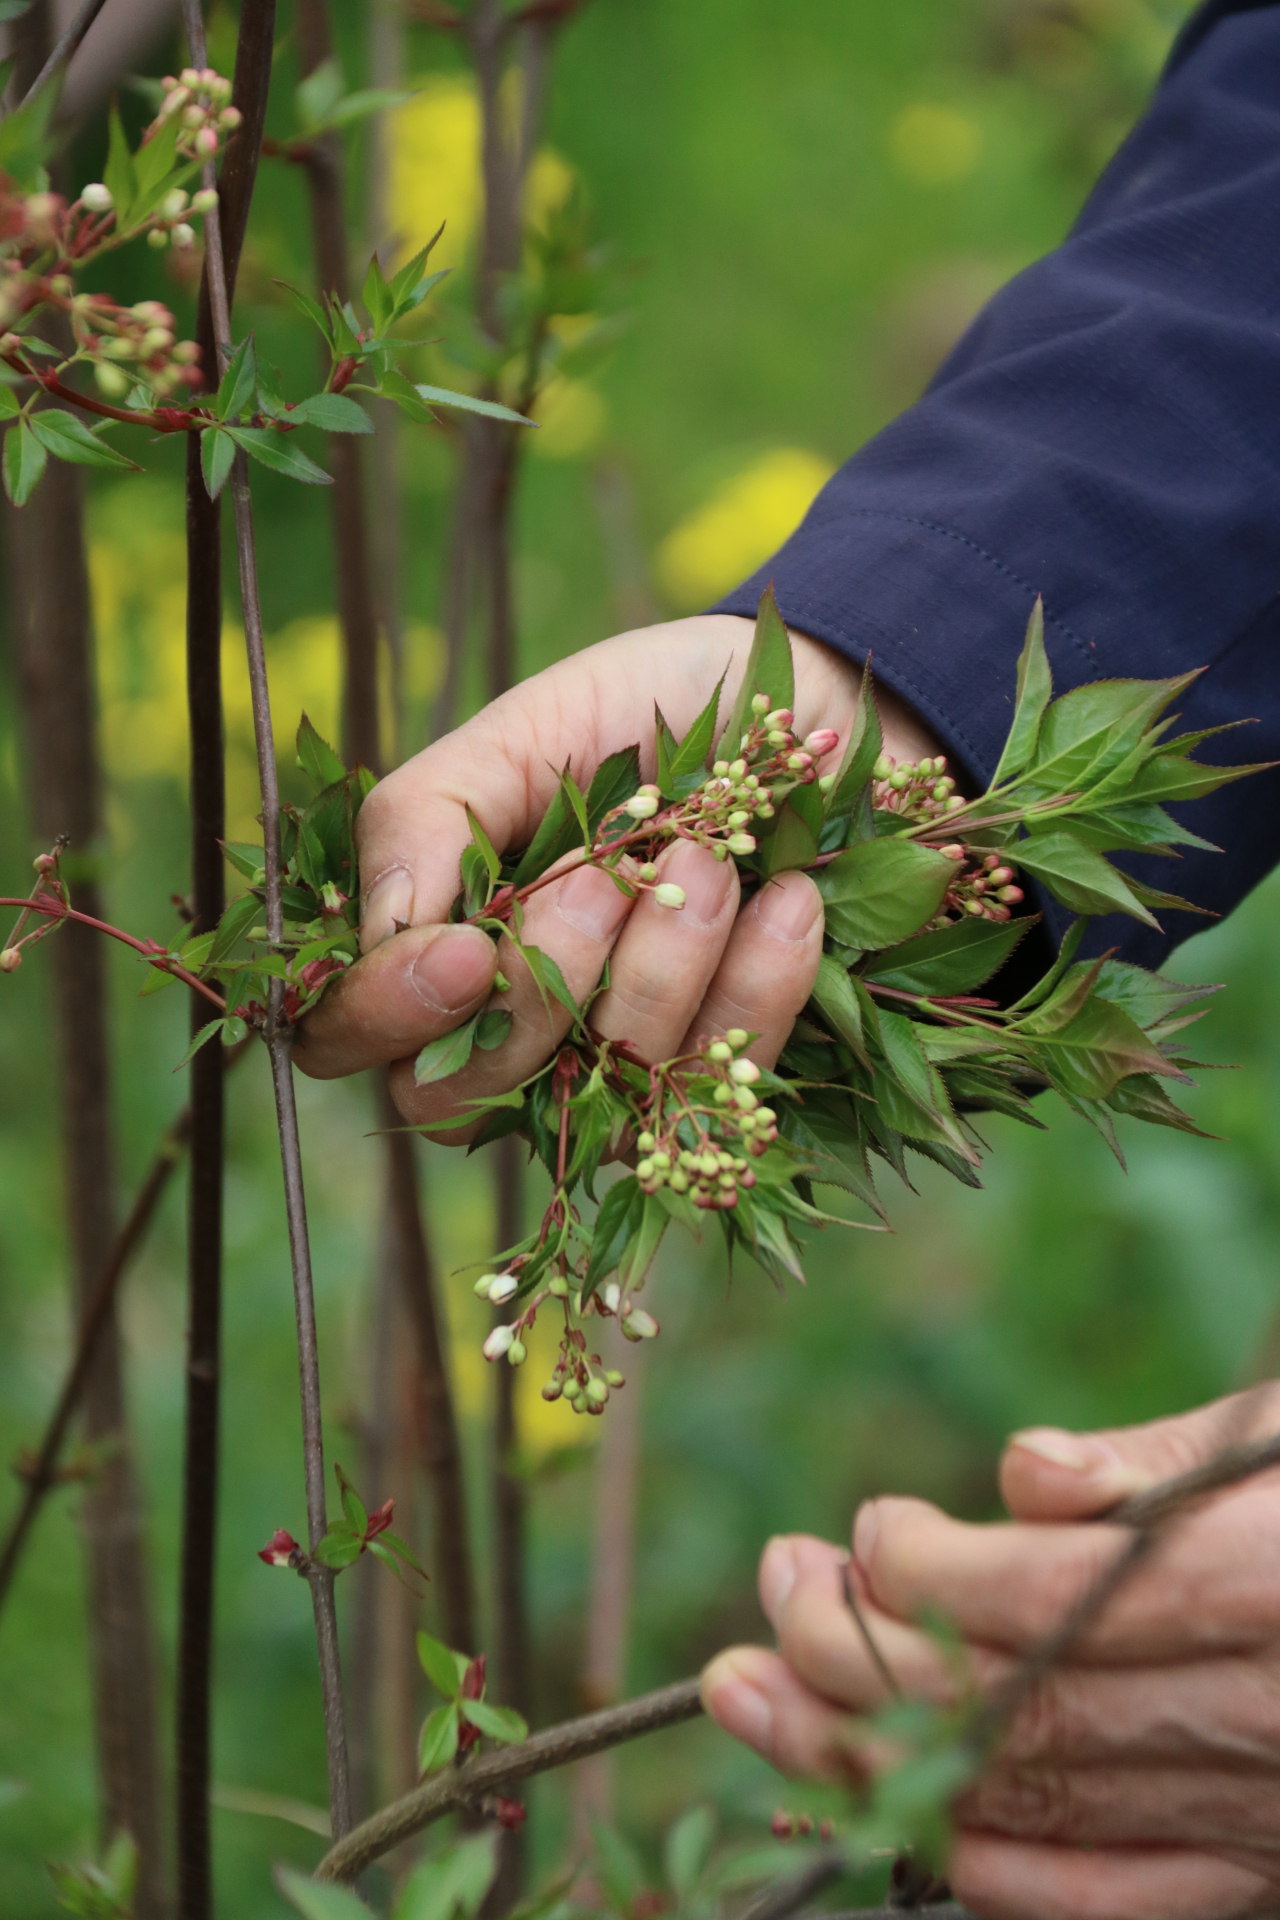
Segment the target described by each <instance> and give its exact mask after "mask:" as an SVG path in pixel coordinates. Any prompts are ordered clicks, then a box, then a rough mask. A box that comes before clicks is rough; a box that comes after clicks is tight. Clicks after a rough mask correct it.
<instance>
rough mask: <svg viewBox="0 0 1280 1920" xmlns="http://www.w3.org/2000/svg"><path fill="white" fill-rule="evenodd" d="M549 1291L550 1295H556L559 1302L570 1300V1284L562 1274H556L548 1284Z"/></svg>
mask: <svg viewBox="0 0 1280 1920" xmlns="http://www.w3.org/2000/svg"><path fill="white" fill-rule="evenodd" d="M547 1291H548V1293H552V1294H554V1295H555V1297H556V1299H557V1300H567V1299H568V1298H569V1282H568V1281H567V1280H566V1279H565V1277H564V1275H563V1274H562V1273H557V1274H554V1275H553V1276H552V1278H551V1279H550V1280H548V1282H547Z"/></svg>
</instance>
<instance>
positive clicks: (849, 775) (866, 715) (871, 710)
mask: <svg viewBox="0 0 1280 1920" xmlns="http://www.w3.org/2000/svg"><path fill="white" fill-rule="evenodd" d="M883 751H884V733H883V731H882V729H881V726H880V709H879V707H878V706H877V705H876V692H875V683H874V681H873V680H872V677H871V656H870V654H868V655H867V664H866V666H865V667H864V668H863V669H862V695H861V698H860V699H859V701H858V710H857V712H856V713H855V714H854V716H853V725H852V727H851V728H850V729H849V741H848V744H847V746H846V747H845V750H844V759H843V760H842V761H841V763H840V770H839V772H838V774H837V776H836V783H835V786H834V787H833V788H832V789H831V795H830V798H829V799H828V801H827V816H828V818H830V819H838V818H840V817H841V816H843V815H847V814H852V813H853V811H854V810H855V808H856V807H857V805H858V803H859V801H860V800H861V799H862V797H863V795H864V794H865V792H866V790H867V786H868V784H869V782H870V780H871V775H872V773H873V772H874V770H875V764H876V761H877V760H878V759H879V758H880V755H881V754H882V753H883ZM863 837H867V838H869V837H870V836H869V835H868V836H863Z"/></svg>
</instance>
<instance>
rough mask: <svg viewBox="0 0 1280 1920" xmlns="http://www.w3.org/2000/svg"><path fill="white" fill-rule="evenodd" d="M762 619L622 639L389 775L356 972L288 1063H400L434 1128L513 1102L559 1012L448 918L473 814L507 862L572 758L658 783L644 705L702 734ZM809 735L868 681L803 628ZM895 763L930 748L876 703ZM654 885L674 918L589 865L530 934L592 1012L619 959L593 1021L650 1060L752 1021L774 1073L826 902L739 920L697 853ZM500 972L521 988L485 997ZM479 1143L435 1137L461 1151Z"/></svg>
mask: <svg viewBox="0 0 1280 1920" xmlns="http://www.w3.org/2000/svg"><path fill="white" fill-rule="evenodd" d="M752 631H753V629H752V624H751V622H750V621H747V620H740V619H736V618H733V617H730V616H727V615H709V616H704V617H702V618H698V619H693V620H675V621H671V622H668V623H667V624H665V625H662V626H657V627H648V628H641V629H640V630H638V631H637V632H634V633H625V634H621V635H619V636H618V637H617V638H616V639H613V640H606V641H604V642H603V643H602V644H601V645H599V646H595V647H589V648H588V649H587V650H586V652H584V653H580V654H577V655H575V656H574V657H573V658H572V659H570V660H565V661H562V662H561V663H560V664H559V665H558V666H555V667H551V668H549V669H548V671H547V672H545V673H540V674H538V675H537V676H536V677H535V678H533V679H532V680H527V681H525V682H524V683H523V684H522V685H520V686H518V687H515V688H513V689H512V691H511V692H510V693H507V694H504V696H503V697H502V699H500V700H497V701H495V702H494V704H493V705H492V706H490V707H487V708H486V709H485V710H484V711H483V712H482V713H480V714H478V715H477V716H476V718H475V719H474V720H471V721H468V723H467V724H466V726H464V727H460V728H459V729H458V731H457V732H456V733H453V734H450V735H449V736H448V737H447V738H446V739H444V740H441V741H438V742H437V743H436V744H435V745H433V746H430V747H428V748H427V749H426V751H425V752H424V753H420V754H418V755H417V757H416V758H415V759H413V760H410V761H408V762H407V763H406V764H405V765H404V766H403V767H401V768H400V769H399V770H398V771H397V772H396V773H393V774H391V775H390V776H389V777H388V778H387V779H385V780H383V781H382V782H381V783H380V784H379V785H378V786H377V787H375V789H374V791H373V792H372V793H371V794H370V796H369V798H368V799H367V800H366V801H365V803H364V806H363V807H362V808H361V811H360V817H359V820H358V822H357V829H358V832H357V837H358V841H359V851H360V875H361V885H362V889H363V922H362V926H361V934H360V943H361V950H362V954H363V956H364V957H363V958H362V959H361V960H360V961H359V962H358V963H357V964H356V965H355V966H354V967H353V968H351V970H350V972H349V973H347V974H346V975H345V976H344V977H343V979H342V980H341V981H339V982H338V983H337V984H336V985H335V986H333V987H331V988H330V989H329V991H328V993H327V994H326V995H325V997H324V999H323V1000H322V1001H321V1003H320V1005H319V1007H318V1008H317V1009H316V1011H315V1013H313V1014H312V1015H311V1016H310V1018H309V1019H308V1020H307V1021H305V1022H304V1024H303V1026H302V1029H301V1032H300V1034H299V1036H298V1042H297V1045H296V1047H295V1058H296V1059H297V1062H298V1065H299V1066H300V1067H301V1068H302V1069H303V1071H304V1072H305V1073H310V1074H313V1075H316V1076H317V1077H319V1078H321V1079H329V1078H332V1077H334V1076H336V1075H339V1074H346V1073H355V1072H358V1071H359V1070H360V1069H361V1068H363V1067H369V1066H374V1065H380V1064H383V1063H386V1062H397V1063H399V1064H397V1065H396V1066H395V1068H394V1070H393V1072H392V1076H391V1084H392V1091H393V1093H394V1095H395V1099H396V1102H397V1105H398V1106H399V1108H400V1111H401V1112H402V1113H403V1114H404V1116H405V1118H406V1119H407V1120H410V1121H412V1122H415V1123H417V1124H427V1125H430V1124H431V1123H432V1122H434V1121H440V1120H442V1119H445V1118H447V1117H449V1116H450V1115H452V1114H455V1113H457V1112H459V1111H460V1110H461V1109H462V1108H463V1107H464V1105H465V1103H466V1102H467V1101H468V1100H472V1099H475V1098H476V1097H477V1096H478V1095H481V1094H489V1093H498V1092H505V1091H506V1090H507V1089H508V1088H510V1087H513V1086H515V1085H516V1084H517V1083H518V1082H520V1081H522V1080H524V1079H526V1078H527V1077H528V1076H529V1075H530V1074H532V1073H534V1072H535V1071H536V1070H537V1069H538V1068H539V1067H540V1066H541V1065H542V1064H543V1063H544V1062H545V1061H546V1060H547V1059H548V1058H549V1057H550V1055H551V1053H552V1052H553V1051H554V1049H555V1047H556V1046H558V1045H559V1043H560V1041H561V1039H562V1038H563V1037H564V1034H565V1032H566V1031H567V1028H568V1015H567V1013H565V1012H564V1011H563V1009H561V1008H560V1007H559V1006H557V1007H556V1008H555V1009H554V1012H553V1014H552V1015H550V1016H549V1015H548V1013H547V1011H546V1008H545V1007H544V1005H543V1003H542V1000H541V998H540V996H539V994H538V990H537V988H536V986H535V984H534V982H533V979H532V977H531V975H530V973H529V971H528V968H527V967H525V965H524V964H523V962H522V961H521V960H520V959H519V958H518V956H517V955H516V954H515V952H514V950H513V949H512V947H511V946H510V943H509V942H507V941H505V940H504V941H502V942H501V943H500V944H499V945H498V946H497V947H495V946H494V944H493V942H492V941H491V940H490V939H489V937H488V936H487V935H486V934H484V933H482V932H480V931H479V930H478V929H476V928H472V927H461V926H447V925H446V924H445V921H446V917H447V915H448V912H449V907H450V903H451V902H452V900H453V898H454V896H455V895H456V893H457V891H458V886H459V879H458V862H459V859H460V857H461V854H462V850H463V848H464V847H465V846H466V845H467V843H468V841H469V840H470V837H471V830H470V827H469V826H468V824H467V816H466V805H467V803H470V805H471V807H472V809H473V811H474V812H475V814H476V817H477V818H478V819H479V821H480V822H481V824H482V826H483V827H484V829H485V831H486V833H487V834H488V835H489V837H490V839H491V840H492V841H493V844H494V845H495V847H497V848H498V849H499V851H505V850H506V849H507V848H510V847H520V846H523V845H525V844H527V842H528V841H529V839H530V838H531V837H532V834H533V831H534V829H535V827H536V826H537V825H538V822H539V820H540V819H541V817H542V815H543V813H544V812H545V811H546V809H547V807H548V806H549V805H550V803H551V800H552V798H553V796H554V794H555V790H556V784H557V779H558V775H559V772H560V769H561V768H562V767H563V766H564V765H565V763H566V761H572V764H573V770H574V773H575V774H576V776H577V777H578V779H579V781H580V783H581V784H583V785H584V786H585V784H586V782H587V781H588V780H589V779H590V776H591V774H592V772H593V771H594V769H595V768H596V766H598V764H599V763H600V761H602V760H603V759H605V758H606V756H607V755H608V754H610V753H613V752H615V751H616V750H617V749H618V748H620V747H626V746H630V745H631V744H632V742H634V741H637V740H638V741H640V742H641V745H642V753H641V758H642V763H643V768H642V770H643V775H644V777H645V778H646V779H648V778H652V774H653V758H652V741H653V707H654V702H655V700H656V701H657V702H658V703H659V704H660V705H661V707H662V710H663V712H664V713H665V714H666V717H667V719H668V721H669V722H670V724H671V726H672V727H673V728H674V730H675V732H676V734H677V735H680V734H682V733H683V732H684V731H685V730H686V729H687V728H688V727H689V726H690V724H691V723H692V721H693V720H694V718H695V717H696V715H697V714H698V712H699V711H700V709H701V708H702V707H703V706H704V705H705V704H706V701H707V698H708V696H709V694H710V692H711V689H712V687H714V685H715V683H716V681H717V680H718V679H719V677H720V675H721V674H722V673H724V672H725V671H726V669H728V678H727V680H726V682H725V688H724V692H723V694H722V697H721V712H722V714H725V715H727V714H728V712H729V710H730V705H731V703H732V701H733V698H734V695H735V692H736V682H737V680H739V679H740V678H741V673H742V668H743V667H744V665H745V663H746V657H747V653H748V650H749V648H750V645H751V637H752ZM795 659H796V705H795V711H796V715H797V721H798V726H799V731H800V732H801V733H804V732H806V731H807V730H809V729H810V728H812V727H814V726H817V725H818V724H819V723H821V724H822V725H824V726H830V727H834V728H835V729H836V730H837V731H838V732H839V733H840V735H841V738H842V741H843V740H844V739H846V738H847V737H848V732H849V727H850V725H851V722H852V720H853V716H854V712H855V709H856V704H857V700H858V695H859V692H860V689H861V674H860V672H859V670H858V669H857V668H856V667H854V666H852V665H851V664H850V663H849V662H847V661H845V660H843V659H842V658H841V656H840V655H838V654H836V653H834V652H832V651H831V649H829V648H827V647H824V646H821V645H819V644H818V642H816V641H813V640H808V639H805V638H803V637H801V636H797V637H796V639H795ZM879 701H880V707H881V715H882V720H883V722H884V727H885V736H886V750H887V751H888V752H890V753H892V754H894V755H895V756H896V757H898V758H908V759H919V757H920V756H921V755H922V754H924V753H934V752H936V751H937V747H936V745H935V743H934V742H933V740H932V739H931V737H930V736H929V735H928V734H927V733H926V732H925V730H924V729H923V728H922V727H921V726H920V725H919V723H918V722H917V721H916V720H915V719H914V718H913V716H912V715H911V714H910V713H909V712H908V711H907V709H906V708H904V707H902V706H901V705H900V703H899V702H897V701H896V700H895V699H894V697H893V696H892V694H888V693H886V692H880V694H879ZM662 874H663V877H664V878H667V879H670V880H673V881H675V882H676V883H677V884H678V885H679V886H681V887H683V889H684V892H685V899H686V904H685V906H684V907H683V908H682V909H680V910H678V911H675V912H673V911H671V910H670V909H668V908H663V907H660V906H657V905H656V904H655V903H654V901H653V898H652V896H651V895H648V894H646V895H644V896H642V897H641V898H639V899H638V900H634V901H632V900H628V899H627V898H626V897H625V896H624V895H623V894H621V893H619V891H618V890H617V888H616V887H615V886H614V884H613V882H612V881H611V880H609V879H608V878H607V877H606V876H605V875H603V874H601V873H598V872H596V871H595V870H593V869H590V868H585V867H579V868H578V869H577V871H576V872H574V873H572V874H568V875H566V876H565V877H564V878H563V879H562V880H560V881H558V882H555V883H553V884H552V885H550V886H547V887H544V888H542V889H540V890H539V892H538V893H536V894H535V895H533V896H532V898H531V899H530V900H529V903H528V906H527V908H526V911H525V923H524V939H525V943H526V944H527V945H532V946H538V947H541V948H542V949H543V950H544V951H545V952H547V953H549V954H550V955H551V956H552V958H553V959H554V960H556V961H557V962H558V964H559V966H560V969H561V971H562V973H563V974H564V977H565V980H566V981H567V983H568V985H569V988H570V991H571V992H572V993H573V995H574V997H575V998H576V999H579V1000H581V999H582V998H583V997H584V996H585V995H586V994H588V993H589V992H590V991H591V990H592V988H593V987H594V986H595V985H596V983H597V981H598V980H599V979H600V976H601V974H602V972H603V970H604V965H605V962H606V960H607V961H609V963H610V978H609V987H608V990H607V991H606V992H605V993H603V994H602V995H601V996H600V998H599V999H598V1000H596V1002H595V1003H594V1006H593V1008H592V1021H593V1024H594V1025H595V1026H596V1027H597V1028H598V1029H599V1031H600V1032H601V1033H602V1034H604V1035H605V1036H606V1037H607V1038H610V1039H625V1040H628V1041H630V1042H631V1044H632V1045H633V1046H634V1047H635V1048H636V1049H637V1051H638V1052H639V1053H640V1054H641V1055H642V1056H643V1057H644V1058H645V1059H646V1060H650V1061H652V1060H660V1059H665V1058H669V1057H670V1056H672V1055H674V1054H676V1053H678V1052H679V1051H680V1050H681V1047H682V1044H683V1043H684V1042H685V1041H686V1039H692V1038H693V1037H694V1036H695V1035H696V1034H699V1033H708V1032H722V1031H723V1030H724V1029H725V1028H726V1027H733V1026H740V1027H746V1028H747V1029H749V1030H750V1031H752V1032H758V1033H759V1036H760V1037H759V1039H758V1040H757V1041H756V1043H755V1044H754V1045H753V1047H752V1049H751V1053H752V1057H753V1058H754V1059H755V1060H756V1061H757V1062H758V1063H759V1064H760V1065H762V1066H772V1064H773V1062H774V1061H775V1060H776V1059H777V1057H778V1054H779V1053H780V1052H781V1050H782V1047H783V1045H784V1043H785V1041H786V1038H787V1035H788V1033H789V1032H790V1031H791V1025H792V1022H793V1021H794V1019H795V1017H796V1015H797V1013H799V1011H800V1009H801V1007H803V1005H804V1003H805V1001H806V1000H807V999H808V997H809V992H810V989H811V987H812V985H813V981H814V977H815V974H816V972H817V966H818V959H819V956H820V953H821V948H822V902H821V899H820V897H819V895H818V891H817V888H816V887H815V886H814V884H813V882H812V881H811V880H810V879H808V878H807V877H806V876H805V875H804V874H802V873H789V874H784V875H782V876H781V877H780V878H779V879H777V880H775V881H773V882H771V883H770V884H769V885H768V886H766V887H763V888H762V889H761V890H760V892H759V893H758V894H757V895H756V896H755V898H754V899H753V901H752V902H751V904H750V905H749V906H748V907H747V908H746V909H745V910H744V911H743V912H742V913H739V911H738V879H737V874H736V872H735V870H734V867H733V863H732V862H731V861H726V862H723V863H721V862H719V861H717V860H715V859H713V857H712V856H711V854H710V853H708V852H706V851H705V850H704V849H702V848H700V847H696V846H694V845H692V844H691V843H688V842H681V843H680V844H678V845H676V846H673V847H671V848H670V849H669V850H668V851H667V853H666V854H665V855H664V856H663V861H662ZM499 966H500V967H501V969H502V972H503V974H504V975H505V976H506V978H507V979H508V980H509V981H510V983H511V984H510V988H509V990H505V991H503V992H501V993H498V994H494V993H493V991H492V989H493V978H494V973H495V970H496V969H497V968H498V967H499ZM489 1001H491V1002H492V1004H493V1005H494V1006H498V1007H506V1008H509V1009H510V1011H511V1012H512V1014H513V1015H514V1024H513V1026H512V1028H511V1031H510V1033H509V1035H508V1037H507V1040H506V1041H505V1043H504V1044H503V1045H502V1047H500V1048H499V1049H497V1050H496V1051H495V1052H492V1053H479V1052H477V1053H476V1054H475V1055H474V1056H473V1059H472V1062H471V1064H470V1065H469V1066H468V1067H467V1068H466V1069H465V1070H464V1071H463V1072H460V1073H458V1074H455V1075H453V1076H452V1077H451V1078H449V1079H448V1080H445V1081H441V1082H437V1083H436V1084H434V1085H432V1086H428V1087H417V1086H415V1085H414V1080H413V1065H412V1062H413V1057H414V1055H415V1054H417V1052H418V1051H419V1049H420V1048H421V1047H423V1046H424V1045H425V1044H426V1043H427V1042H428V1041H429V1040H434V1039H436V1038H438V1037H439V1035H441V1034H442V1033H447V1032H448V1031H449V1030H450V1029H451V1028H453V1027H455V1026H457V1025H458V1024H459V1023H460V1022H461V1021H463V1020H465V1019H468V1018H469V1017H470V1016H471V1014H473V1013H474V1012H475V1011H476V1010H477V1009H478V1008H479V1007H481V1006H483V1005H485V1004H486V1002H489ZM474 1131H475V1129H474V1128H473V1129H470V1130H468V1129H466V1128H460V1129H458V1130H457V1131H452V1132H449V1133H446V1134H444V1135H443V1136H442V1138H443V1139H445V1140H447V1141H449V1142H452V1143H454V1144H459V1145H460V1144H463V1143H465V1142H466V1141H467V1140H468V1139H469V1138H470V1137H471V1133H473V1132H474Z"/></svg>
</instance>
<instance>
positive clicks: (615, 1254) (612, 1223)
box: [583, 1174, 645, 1293]
mask: <svg viewBox="0 0 1280 1920" xmlns="http://www.w3.org/2000/svg"><path fill="white" fill-rule="evenodd" d="M644 1198H645V1196H644V1195H643V1193H641V1191H640V1183H639V1181H638V1180H637V1179H636V1178H635V1175H634V1174H628V1175H627V1176H626V1178H625V1179H622V1180H619V1181H618V1183H617V1185H616V1186H612V1187H610V1189H609V1191H608V1193H606V1195H605V1197H604V1199H603V1200H602V1201H601V1202H600V1211H599V1213H598V1214H597V1215H596V1224H595V1232H594V1235H593V1237H592V1242H591V1259H590V1263H589V1265H588V1267H587V1277H586V1280H585V1282H584V1283H583V1292H584V1293H590V1292H592V1290H593V1289H594V1288H595V1287H597V1286H598V1285H599V1284H600V1282H601V1281H602V1280H607V1279H608V1277H609V1275H610V1274H611V1273H614V1272H615V1271H616V1270H617V1267H618V1263H619V1261H620V1260H621V1259H622V1256H623V1254H624V1253H625V1252H626V1250H627V1247H628V1245H629V1243H630V1241H631V1240H632V1239H633V1238H634V1237H635V1235H636V1234H637V1233H638V1232H639V1229H640V1221H641V1216H642V1214H643V1211H644Z"/></svg>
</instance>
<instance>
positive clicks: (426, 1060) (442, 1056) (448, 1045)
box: [413, 1013, 480, 1087]
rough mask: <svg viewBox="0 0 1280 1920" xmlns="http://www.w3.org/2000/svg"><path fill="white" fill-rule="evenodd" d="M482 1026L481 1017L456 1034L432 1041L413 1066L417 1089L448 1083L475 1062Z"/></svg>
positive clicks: (456, 1030)
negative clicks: (468, 1064) (477, 1040)
mask: <svg viewBox="0 0 1280 1920" xmlns="http://www.w3.org/2000/svg"><path fill="white" fill-rule="evenodd" d="M479 1025H480V1015H479V1014H478V1013H477V1014H475V1015H473V1016H472V1018H471V1019H470V1020H467V1021H465V1022H464V1023H463V1025H462V1026H460V1027H455V1028H454V1029H453V1032H452V1033H445V1034H442V1035H441V1036H440V1038H439V1039H438V1040H430V1041H428V1042H427V1045H426V1046H425V1047H424V1048H423V1049H422V1051H421V1053H420V1054H419V1055H418V1057H417V1059H416V1060H415V1061H414V1063H413V1083H414V1085H415V1086H416V1087H430V1086H434V1084H435V1082H436V1081H437V1080H447V1079H449V1077H450V1076H451V1075H452V1074H455V1073H461V1071H462V1069H463V1068H464V1067H465V1066H466V1064H467V1062H468V1060H469V1059H470V1058H471V1049H472V1047H473V1046H474V1045H475V1039H476V1033H477V1031H478V1029H479Z"/></svg>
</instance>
